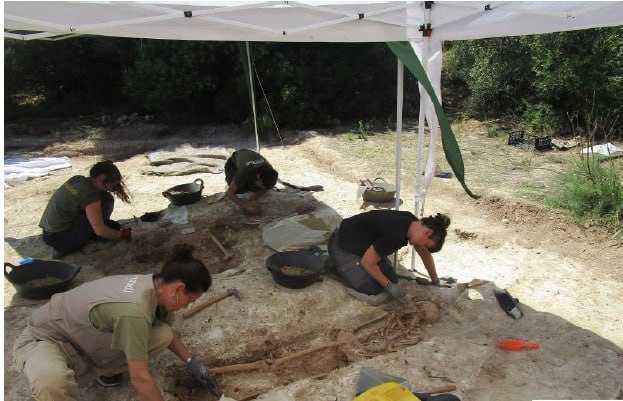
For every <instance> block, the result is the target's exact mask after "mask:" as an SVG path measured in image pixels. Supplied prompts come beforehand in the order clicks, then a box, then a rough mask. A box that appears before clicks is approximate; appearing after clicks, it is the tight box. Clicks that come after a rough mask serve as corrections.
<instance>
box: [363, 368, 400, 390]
mask: <svg viewBox="0 0 623 401" xmlns="http://www.w3.org/2000/svg"><path fill="white" fill-rule="evenodd" d="M389 382H394V383H398V384H400V385H401V386H403V387H406V388H408V389H409V390H410V389H411V385H410V384H409V382H408V381H407V379H403V378H402V377H398V376H392V375H388V374H385V373H383V372H379V371H378V370H374V369H372V368H368V367H365V366H364V367H362V368H361V370H360V371H359V381H358V382H357V393H356V394H357V395H360V394H361V393H363V392H364V391H366V390H369V389H371V388H372V387H375V386H378V385H380V384H383V383H389Z"/></svg>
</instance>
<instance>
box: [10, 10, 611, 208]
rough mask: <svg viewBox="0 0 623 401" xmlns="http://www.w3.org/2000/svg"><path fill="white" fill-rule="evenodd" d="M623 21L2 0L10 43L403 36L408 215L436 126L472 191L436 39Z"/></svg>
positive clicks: (588, 16) (547, 14) (558, 13)
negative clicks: (415, 140)
mask: <svg viewBox="0 0 623 401" xmlns="http://www.w3.org/2000/svg"><path fill="white" fill-rule="evenodd" d="M622 24H623V2H617V1H612V2H592V1H587V2H584V1H567V2H565V1H506V2H483V1H463V2H461V1H348V0H345V1H340V2H336V1H263V2H262V1H201V2H186V3H180V2H168V3H160V2H151V3H149V2H104V1H101V2H82V1H64V2H61V1H41V2H35V1H6V2H4V27H5V38H13V39H19V40H33V39H45V40H58V39H65V38H68V37H72V36H76V35H102V36H116V37H131V38H151V39H171V40H210V41H245V42H253V41H262V42H263V41H268V42H404V43H408V46H407V47H408V48H409V47H410V49H407V50H406V49H405V48H404V47H402V49H398V46H397V45H396V44H394V46H392V45H391V44H390V48H392V50H393V51H394V52H395V53H396V54H397V55H398V54H399V53H400V52H402V54H403V56H405V57H407V59H408V62H407V63H406V64H407V66H408V68H409V70H410V71H411V72H412V73H414V75H416V78H418V81H419V82H420V95H421V96H420V99H421V102H420V121H419V125H418V126H419V150H418V165H417V167H416V189H415V195H416V205H415V211H416V213H417V211H418V209H419V207H420V205H423V201H424V199H425V196H426V188H427V187H428V183H430V180H431V179H432V176H433V171H434V163H435V154H434V152H435V148H436V141H437V127H438V125H441V126H442V141H443V145H444V151H445V153H446V158H447V159H448V161H449V163H450V166H451V167H452V169H453V171H454V172H455V175H456V176H457V179H459V181H460V182H461V184H462V185H463V187H464V188H465V190H466V191H467V193H468V194H470V195H472V196H474V195H473V194H471V192H470V191H469V189H468V188H467V187H466V185H465V182H464V173H463V161H462V159H461V156H460V151H459V150H458V145H457V144H456V141H455V139H454V135H453V134H452V132H451V130H450V129H449V124H447V120H446V118H445V115H444V114H443V111H442V110H441V103H440V81H441V61H442V41H444V40H463V39H478V38H486V37H499V36H513V35H526V34H537V33H549V32H557V31H567V30H577V29H587V28H596V27H604V26H613V25H622ZM405 50H406V51H405ZM408 52H411V54H412V55H413V54H415V55H416V56H417V58H415V57H414V56H409V54H407V53H408ZM405 57H400V58H399V61H398V80H397V81H398V83H397V85H398V89H397V124H396V126H397V130H396V131H397V132H396V187H397V192H396V202H397V205H396V207H398V205H399V202H400V165H401V164H400V159H401V144H400V138H401V136H402V135H401V134H402V97H403V87H402V85H403V63H402V61H404V60H405ZM409 57H410V59H409ZM417 60H419V63H418V62H417ZM422 67H423V68H422ZM249 70H250V69H249ZM420 70H421V71H420ZM249 78H250V79H251V76H249ZM438 118H439V119H438ZM425 122H427V123H428V126H429V130H430V138H429V141H430V144H429V154H428V156H427V158H426V163H425V175H424V179H423V180H422V178H421V177H422V169H423V168H424V166H423V164H424V163H423V160H424V158H423V157H422V150H423V143H424V142H423V141H424V126H425ZM256 138H257V133H256ZM258 146H259V142H258ZM452 153H455V154H454V155H452ZM457 156H458V157H457Z"/></svg>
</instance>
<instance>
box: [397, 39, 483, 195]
mask: <svg viewBox="0 0 623 401" xmlns="http://www.w3.org/2000/svg"><path fill="white" fill-rule="evenodd" d="M386 43H387V46H389V48H390V49H391V51H393V52H394V54H395V55H396V57H398V58H399V59H400V60H401V61H402V62H403V63H404V65H406V66H407V69H408V70H409V71H410V72H411V74H413V76H414V77H415V79H417V80H418V81H419V82H420V84H422V86H423V87H424V89H425V90H426V92H427V93H428V95H429V96H430V98H431V100H432V101H433V105H434V107H435V113H436V114H437V119H438V120H439V125H440V127H441V143H442V145H443V151H444V153H445V155H446V160H447V161H448V164H449V165H450V167H451V168H452V171H453V172H454V174H455V175H456V178H457V179H458V180H459V182H460V183H461V185H462V186H463V189H464V190H465V192H467V194H468V195H469V196H471V197H472V198H474V199H478V198H479V196H478V195H475V194H474V193H472V191H470V189H469V188H468V187H467V185H466V184H465V167H464V165H463V157H462V156H461V149H459V144H458V143H457V142H456V138H455V136H454V133H453V132H452V127H450V123H449V122H448V119H447V118H446V114H445V113H444V111H443V109H442V108H441V103H439V99H438V98H437V95H436V94H435V91H434V90H433V86H432V85H431V83H430V81H429V80H428V76H427V75H426V71H424V67H422V63H420V60H419V59H418V57H417V56H416V54H415V52H414V51H413V49H412V48H411V45H410V44H409V42H386Z"/></svg>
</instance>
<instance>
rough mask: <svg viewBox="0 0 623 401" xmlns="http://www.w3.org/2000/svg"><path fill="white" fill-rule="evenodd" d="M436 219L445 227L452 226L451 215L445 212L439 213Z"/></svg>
mask: <svg viewBox="0 0 623 401" xmlns="http://www.w3.org/2000/svg"><path fill="white" fill-rule="evenodd" d="M435 220H437V221H438V222H439V224H441V225H442V226H443V227H444V228H448V227H450V217H448V216H446V215H445V214H441V213H437V215H436V216H435Z"/></svg>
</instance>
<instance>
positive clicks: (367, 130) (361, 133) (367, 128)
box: [351, 120, 373, 141]
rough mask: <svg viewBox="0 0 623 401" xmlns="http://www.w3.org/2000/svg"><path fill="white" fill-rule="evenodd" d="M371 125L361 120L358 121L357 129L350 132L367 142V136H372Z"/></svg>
mask: <svg viewBox="0 0 623 401" xmlns="http://www.w3.org/2000/svg"><path fill="white" fill-rule="evenodd" d="M372 128H373V127H372V123H371V122H364V121H363V120H359V122H358V125H357V129H355V130H353V131H351V133H352V134H354V135H355V136H356V137H357V138H359V139H363V140H364V141H367V140H368V136H370V135H372Z"/></svg>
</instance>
